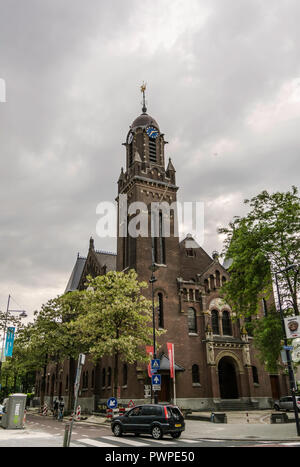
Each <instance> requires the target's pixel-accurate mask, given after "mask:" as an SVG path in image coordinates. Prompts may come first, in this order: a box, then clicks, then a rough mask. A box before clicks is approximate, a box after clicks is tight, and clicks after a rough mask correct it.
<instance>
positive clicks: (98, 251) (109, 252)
mask: <svg viewBox="0 0 300 467" xmlns="http://www.w3.org/2000/svg"><path fill="white" fill-rule="evenodd" d="M95 253H103V254H105V255H113V256H117V253H113V252H112V251H104V250H95Z"/></svg>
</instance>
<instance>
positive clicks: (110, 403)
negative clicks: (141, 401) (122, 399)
mask: <svg viewBox="0 0 300 467" xmlns="http://www.w3.org/2000/svg"><path fill="white" fill-rule="evenodd" d="M106 405H107V407H108V408H109V409H116V408H117V407H118V401H117V399H116V398H115V397H111V398H110V399H108V401H107V403H106Z"/></svg>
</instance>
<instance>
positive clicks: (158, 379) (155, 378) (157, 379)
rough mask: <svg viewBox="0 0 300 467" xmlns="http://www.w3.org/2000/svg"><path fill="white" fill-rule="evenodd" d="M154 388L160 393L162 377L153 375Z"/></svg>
mask: <svg viewBox="0 0 300 467" xmlns="http://www.w3.org/2000/svg"><path fill="white" fill-rule="evenodd" d="M151 381H152V388H153V390H154V391H160V387H161V375H152V378H151Z"/></svg>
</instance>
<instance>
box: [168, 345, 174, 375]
mask: <svg viewBox="0 0 300 467" xmlns="http://www.w3.org/2000/svg"><path fill="white" fill-rule="evenodd" d="M167 348H168V354H169V360H170V377H171V378H174V344H171V343H170V342H168V343H167Z"/></svg>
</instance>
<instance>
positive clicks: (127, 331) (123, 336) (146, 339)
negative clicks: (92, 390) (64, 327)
mask: <svg viewBox="0 0 300 467" xmlns="http://www.w3.org/2000/svg"><path fill="white" fill-rule="evenodd" d="M86 285H87V289H86V290H85V291H84V292H83V293H84V296H85V300H84V303H83V307H82V313H81V314H80V316H79V317H78V318H77V319H76V320H75V321H71V322H70V323H69V329H71V330H73V331H74V332H75V333H78V335H80V336H81V342H82V344H83V345H84V346H87V347H88V349H89V350H88V353H90V354H91V355H92V357H93V358H94V359H95V360H97V359H99V358H101V357H103V356H111V357H113V359H114V372H113V391H112V393H113V395H115V393H116V389H117V387H118V386H119V377H118V366H119V360H120V359H122V360H123V361H126V362H127V363H130V364H131V363H135V362H146V361H147V360H148V356H147V354H146V351H145V346H146V345H147V344H151V343H152V335H153V330H152V328H151V323H152V302H151V301H150V300H147V299H146V298H145V297H144V296H143V294H142V289H144V288H146V287H147V283H145V282H138V281H137V274H136V272H135V271H134V270H130V271H129V272H127V273H126V274H125V273H123V272H116V271H111V272H108V273H107V274H105V275H103V276H98V277H96V278H94V279H93V278H92V277H90V276H89V277H88V278H87V284H86ZM156 333H157V335H158V336H159V335H160V334H161V331H156Z"/></svg>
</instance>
